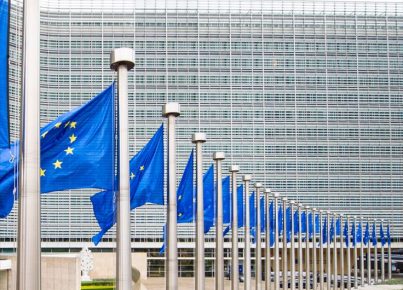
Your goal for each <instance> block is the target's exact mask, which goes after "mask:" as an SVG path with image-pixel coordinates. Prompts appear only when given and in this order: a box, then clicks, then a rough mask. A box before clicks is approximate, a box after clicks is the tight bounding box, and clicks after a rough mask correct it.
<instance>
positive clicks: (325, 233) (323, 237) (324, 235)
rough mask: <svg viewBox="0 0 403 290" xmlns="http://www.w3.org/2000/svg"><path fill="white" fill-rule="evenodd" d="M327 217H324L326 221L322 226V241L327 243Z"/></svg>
mask: <svg viewBox="0 0 403 290" xmlns="http://www.w3.org/2000/svg"><path fill="white" fill-rule="evenodd" d="M327 226H328V225H327V217H325V218H324V222H323V228H322V243H323V244H326V243H327V239H328V236H327Z"/></svg>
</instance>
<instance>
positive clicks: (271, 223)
mask: <svg viewBox="0 0 403 290" xmlns="http://www.w3.org/2000/svg"><path fill="white" fill-rule="evenodd" d="M269 216H270V221H269V226H270V234H269V237H270V247H273V246H274V239H275V221H274V219H275V216H274V203H273V201H272V202H271V203H270V206H269Z"/></svg>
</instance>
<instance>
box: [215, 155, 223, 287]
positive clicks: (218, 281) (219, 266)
mask: <svg viewBox="0 0 403 290" xmlns="http://www.w3.org/2000/svg"><path fill="white" fill-rule="evenodd" d="M224 159H225V154H224V152H215V153H214V154H213V160H214V161H215V163H216V184H217V199H216V208H217V210H216V246H215V247H216V269H215V270H216V276H215V289H216V290H224V237H223V200H222V161H223V160H224Z"/></svg>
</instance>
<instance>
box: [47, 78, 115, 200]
mask: <svg viewBox="0 0 403 290" xmlns="http://www.w3.org/2000/svg"><path fill="white" fill-rule="evenodd" d="M114 88H115V86H114V84H112V85H111V86H109V87H108V88H107V89H106V90H104V91H103V92H102V93H100V94H99V95H98V96H96V97H95V98H93V99H92V100H91V101H89V102H88V103H87V104H85V105H83V106H82V107H79V108H77V109H75V110H73V111H71V112H68V113H66V114H63V115H62V116H60V117H59V118H57V119H56V120H55V121H53V122H51V123H50V124H48V125H47V126H45V127H44V128H42V129H41V170H40V174H41V192H42V193H46V192H51V191H58V190H66V189H79V188H100V189H105V190H113V188H114V185H113V184H114V162H115V158H114V151H115V150H114V143H115V142H114V138H115V137H114V127H115V124H114V91H115V89H114Z"/></svg>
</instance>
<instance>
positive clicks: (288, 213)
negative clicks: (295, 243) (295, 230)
mask: <svg viewBox="0 0 403 290" xmlns="http://www.w3.org/2000/svg"><path fill="white" fill-rule="evenodd" d="M286 218H287V219H286V222H285V224H286V237H287V243H289V242H290V241H291V231H292V229H291V219H292V215H291V207H288V208H287V210H286Z"/></svg>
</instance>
